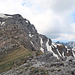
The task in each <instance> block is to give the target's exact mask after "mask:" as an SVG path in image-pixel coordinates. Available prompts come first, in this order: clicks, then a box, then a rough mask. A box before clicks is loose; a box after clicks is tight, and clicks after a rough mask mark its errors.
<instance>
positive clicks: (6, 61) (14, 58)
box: [0, 48, 42, 73]
mask: <svg viewBox="0 0 75 75" xmlns="http://www.w3.org/2000/svg"><path fill="white" fill-rule="evenodd" d="M34 53H36V55H37V56H38V55H40V54H42V52H37V51H29V50H27V49H25V48H19V49H17V50H14V51H13V52H11V53H9V54H7V55H5V56H3V57H2V58H0V73H1V72H5V71H8V70H10V69H14V68H15V67H18V66H20V65H22V64H23V63H25V62H26V61H27V60H28V59H29V58H33V57H34V56H33V54H34Z"/></svg>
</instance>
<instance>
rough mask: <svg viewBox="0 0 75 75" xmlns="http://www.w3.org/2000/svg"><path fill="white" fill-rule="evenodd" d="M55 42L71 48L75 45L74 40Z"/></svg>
mask: <svg viewBox="0 0 75 75" xmlns="http://www.w3.org/2000/svg"><path fill="white" fill-rule="evenodd" d="M56 43H57V44H62V45H66V46H68V47H71V48H74V47H75V42H66V43H64V42H60V41H57V42H56Z"/></svg>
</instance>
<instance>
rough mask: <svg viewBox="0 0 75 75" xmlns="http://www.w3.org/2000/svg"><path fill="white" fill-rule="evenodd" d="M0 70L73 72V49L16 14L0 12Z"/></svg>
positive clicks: (30, 74) (49, 74) (18, 74)
mask: <svg viewBox="0 0 75 75" xmlns="http://www.w3.org/2000/svg"><path fill="white" fill-rule="evenodd" d="M10 69H11V70H10ZM8 70H9V71H8ZM5 71H6V72H5ZM0 73H1V74H0V75H75V49H74V48H73V49H72V48H71V47H68V46H65V45H63V44H60V43H53V42H52V40H51V39H50V38H47V37H46V36H45V35H42V34H39V33H38V32H37V30H36V28H35V26H34V25H33V24H31V23H30V21H29V20H27V19H26V18H23V17H22V16H21V15H20V14H14V15H9V14H0Z"/></svg>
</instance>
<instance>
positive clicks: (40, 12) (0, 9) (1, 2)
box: [0, 0, 75, 42]
mask: <svg viewBox="0 0 75 75" xmlns="http://www.w3.org/2000/svg"><path fill="white" fill-rule="evenodd" d="M0 13H5V14H21V15H22V16H23V17H24V18H27V19H28V20H30V22H31V23H32V24H34V26H35V27H36V29H37V31H38V32H39V33H41V34H44V35H46V36H47V37H48V38H51V39H52V40H53V41H63V42H68V41H75V0H0Z"/></svg>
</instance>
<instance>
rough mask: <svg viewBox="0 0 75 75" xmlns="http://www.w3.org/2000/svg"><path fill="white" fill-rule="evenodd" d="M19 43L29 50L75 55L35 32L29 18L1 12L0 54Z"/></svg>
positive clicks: (59, 54)
mask: <svg viewBox="0 0 75 75" xmlns="http://www.w3.org/2000/svg"><path fill="white" fill-rule="evenodd" d="M19 44H20V45H22V46H24V47H25V48H27V49H29V50H32V51H34V50H41V51H42V52H46V51H50V52H52V53H53V55H54V56H55V57H57V58H60V57H65V56H73V57H74V56H75V51H74V50H72V49H71V48H70V47H67V46H64V45H62V44H55V43H52V41H51V39H49V38H47V37H46V36H44V35H41V34H39V33H38V32H37V30H36V29H35V27H34V25H33V24H31V23H30V21H29V20H27V19H25V18H23V17H22V16H21V15H19V14H15V15H8V14H1V17H0V55H5V54H8V53H10V52H11V51H13V50H15V49H16V48H18V47H19Z"/></svg>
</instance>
